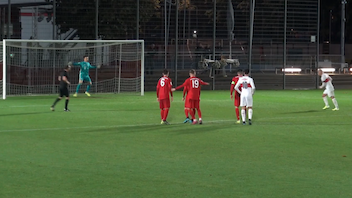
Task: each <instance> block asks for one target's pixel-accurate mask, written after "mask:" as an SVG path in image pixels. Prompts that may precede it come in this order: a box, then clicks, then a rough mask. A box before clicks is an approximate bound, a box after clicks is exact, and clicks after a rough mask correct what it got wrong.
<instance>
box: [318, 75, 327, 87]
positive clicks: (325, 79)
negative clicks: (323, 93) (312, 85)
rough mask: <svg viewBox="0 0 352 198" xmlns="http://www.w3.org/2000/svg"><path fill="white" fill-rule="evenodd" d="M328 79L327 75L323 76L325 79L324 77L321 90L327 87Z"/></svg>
mask: <svg viewBox="0 0 352 198" xmlns="http://www.w3.org/2000/svg"><path fill="white" fill-rule="evenodd" d="M327 79H328V78H327V77H326V76H325V75H323V77H322V79H321V80H322V82H321V86H320V87H319V88H320V89H322V88H324V87H325V86H326V82H328V80H327Z"/></svg>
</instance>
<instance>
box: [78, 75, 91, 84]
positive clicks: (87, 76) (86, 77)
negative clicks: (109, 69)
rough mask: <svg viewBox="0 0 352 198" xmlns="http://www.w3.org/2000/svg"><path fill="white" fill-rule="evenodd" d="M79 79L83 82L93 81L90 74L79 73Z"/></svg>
mask: <svg viewBox="0 0 352 198" xmlns="http://www.w3.org/2000/svg"><path fill="white" fill-rule="evenodd" d="M79 80H81V81H83V82H92V80H91V79H90V77H89V75H86V74H79Z"/></svg>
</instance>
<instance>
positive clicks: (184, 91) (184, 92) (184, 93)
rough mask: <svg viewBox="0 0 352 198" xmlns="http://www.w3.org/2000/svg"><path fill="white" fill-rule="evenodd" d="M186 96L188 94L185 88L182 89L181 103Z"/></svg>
mask: <svg viewBox="0 0 352 198" xmlns="http://www.w3.org/2000/svg"><path fill="white" fill-rule="evenodd" d="M186 94H188V88H187V87H185V88H184V89H183V95H182V100H183V101H184V100H185V99H186Z"/></svg>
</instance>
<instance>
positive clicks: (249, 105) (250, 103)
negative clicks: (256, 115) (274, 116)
mask: <svg viewBox="0 0 352 198" xmlns="http://www.w3.org/2000/svg"><path fill="white" fill-rule="evenodd" d="M252 107H253V97H252V96H251V95H249V96H248V97H247V109H248V124H249V125H252V116H253V108H252Z"/></svg>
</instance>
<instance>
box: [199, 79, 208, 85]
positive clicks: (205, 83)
mask: <svg viewBox="0 0 352 198" xmlns="http://www.w3.org/2000/svg"><path fill="white" fill-rule="evenodd" d="M199 83H200V84H201V85H209V83H207V82H204V81H202V80H200V81H199Z"/></svg>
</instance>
